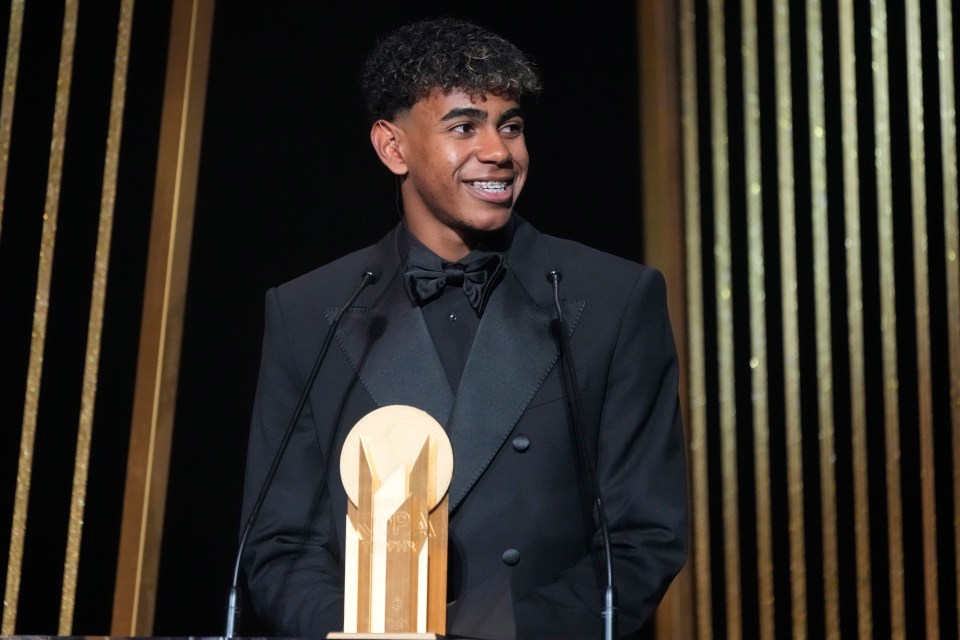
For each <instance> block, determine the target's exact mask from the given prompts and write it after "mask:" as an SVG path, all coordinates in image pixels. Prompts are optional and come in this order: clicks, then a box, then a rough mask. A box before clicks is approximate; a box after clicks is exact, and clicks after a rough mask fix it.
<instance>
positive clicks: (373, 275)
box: [224, 269, 380, 638]
mask: <svg viewBox="0 0 960 640" xmlns="http://www.w3.org/2000/svg"><path fill="white" fill-rule="evenodd" d="M379 279H380V270H379V269H377V270H373V269H368V270H366V271H364V272H363V273H362V274H361V276H360V285H359V286H358V287H357V288H356V290H355V291H354V292H353V294H352V295H351V296H350V298H349V299H348V300H347V301H346V302H345V303H344V304H343V306H342V307H340V309H338V310H337V314H336V315H335V316H334V318H333V322H331V323H330V328H328V329H327V335H326V336H324V338H323V343H322V344H321V345H320V351H319V352H318V353H317V357H316V359H315V360H314V361H313V368H312V369H310V375H308V376H307V381H306V383H305V384H304V386H303V391H302V392H301V393H300V398H299V399H298V400H297V406H296V408H295V409H294V410H293V415H292V416H291V417H290V422H288V423H287V429H286V431H284V432H283V438H281V440H280V446H279V447H277V452H276V453H275V454H274V455H273V461H272V462H271V463H270V468H269V469H268V470H267V475H266V477H265V478H264V479H263V484H262V485H260V493H258V494H257V499H256V500H255V501H254V503H253V506H252V507H251V508H250V515H249V516H247V522H246V524H245V525H244V527H243V533H242V534H241V535H240V543H239V544H238V545H237V558H236V560H235V561H234V563H233V580H232V581H231V583H230V596H229V598H228V601H227V626H226V633H224V636H225V637H227V638H232V637H234V635H233V630H234V626H235V625H236V622H237V617H238V614H239V610H238V609H237V591H238V590H237V584H238V582H239V578H240V559H241V557H242V556H243V550H244V548H245V547H246V545H247V538H248V537H249V536H250V531H251V530H252V529H253V524H254V522H256V520H257V516H258V515H260V510H261V509H262V508H263V503H264V500H265V499H266V497H267V491H268V490H269V489H270V485H271V484H273V479H274V477H275V476H276V475H277V470H278V469H279V468H280V461H281V460H282V459H283V454H284V453H285V452H286V450H287V445H288V444H289V443H290V438H291V436H293V430H294V428H295V427H296V425H297V421H298V420H299V419H300V415H301V414H302V413H303V408H304V407H305V406H306V404H307V398H308V397H309V395H310V389H311V388H312V387H313V383H314V381H316V379H317V374H319V373H320V367H321V365H322V364H323V359H324V358H325V357H326V355H327V351H329V349H330V343H331V342H332V341H333V336H334V334H335V333H336V331H337V325H338V324H340V318H341V317H342V316H343V313H344V311H346V310H347V309H348V308H349V307H350V305H352V304H353V303H354V301H355V300H356V299H357V298H358V297H359V296H360V293H361V292H362V291H363V290H364V289H366V288H367V287H368V286H370V285H371V284H373V283H375V282H376V281H377V280H379ZM331 443H332V438H331Z"/></svg>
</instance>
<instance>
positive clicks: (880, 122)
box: [870, 0, 905, 638]
mask: <svg viewBox="0 0 960 640" xmlns="http://www.w3.org/2000/svg"><path fill="white" fill-rule="evenodd" d="M872 7H873V9H872V11H871V14H870V21H871V29H870V39H871V45H872V47H871V48H872V52H873V83H874V90H873V97H874V100H873V108H874V129H875V131H874V137H875V140H876V149H875V150H874V154H875V155H874V158H875V160H874V162H875V164H876V172H877V218H878V219H877V228H878V235H879V259H880V327H881V333H882V337H883V345H882V348H883V408H884V435H885V440H886V461H887V465H886V478H887V528H888V537H889V543H888V549H887V551H888V557H889V562H890V631H891V634H892V635H893V637H894V638H902V637H904V633H905V627H904V600H903V598H904V594H903V589H904V584H903V515H902V511H903V509H902V505H901V502H900V500H901V496H900V493H901V489H900V420H899V399H898V397H897V390H898V387H899V385H900V381H899V376H898V372H897V315H896V293H895V288H894V287H895V284H896V283H895V279H894V255H893V193H892V188H891V181H892V179H893V177H892V173H893V171H892V167H891V158H890V88H889V82H888V78H887V8H886V4H885V2H884V0H874V1H873V3H872Z"/></svg>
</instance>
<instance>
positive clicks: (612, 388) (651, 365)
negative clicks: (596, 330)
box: [514, 269, 688, 638]
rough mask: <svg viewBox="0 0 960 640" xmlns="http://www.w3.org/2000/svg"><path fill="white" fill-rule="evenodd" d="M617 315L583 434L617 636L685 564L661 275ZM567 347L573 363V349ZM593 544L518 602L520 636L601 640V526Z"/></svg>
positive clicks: (672, 365) (678, 433) (680, 445)
mask: <svg viewBox="0 0 960 640" xmlns="http://www.w3.org/2000/svg"><path fill="white" fill-rule="evenodd" d="M622 309H623V310H624V312H623V316H622V318H621V321H620V327H619V331H618V336H617V338H616V344H615V347H614V353H613V355H612V358H611V361H610V362H611V364H610V368H609V371H608V372H607V379H606V386H605V391H604V393H603V397H602V398H601V399H600V400H599V402H600V410H599V413H596V412H594V411H591V412H590V415H589V417H586V416H585V420H586V421H588V422H589V421H591V420H592V421H593V424H592V425H590V424H588V425H587V428H588V430H589V429H591V428H592V429H596V433H597V457H596V466H597V473H598V477H599V484H600V492H601V496H602V499H603V503H604V506H605V512H606V514H607V519H608V522H609V531H610V538H611V549H612V555H613V575H614V581H615V585H616V589H617V592H618V596H619V608H618V612H617V621H618V628H619V631H620V633H621V634H629V633H633V632H635V631H636V630H638V629H639V628H640V626H641V625H642V624H643V623H644V622H645V621H646V620H647V619H648V618H649V616H650V615H651V614H652V613H653V611H654V609H655V608H656V606H657V604H658V603H659V602H660V599H661V598H662V597H663V594H664V592H665V591H666V589H667V587H668V586H669V584H670V582H671V581H672V579H673V578H674V576H675V575H676V574H677V572H678V571H679V570H680V569H681V567H682V566H683V563H684V562H685V560H686V554H687V538H688V531H687V527H688V516H687V489H686V466H685V447H684V440H683V429H682V424H681V416H680V409H679V399H678V380H679V374H678V363H677V356H676V349H675V346H674V341H673V334H672V331H671V328H670V322H669V319H668V316H667V307H666V287H665V284H664V281H663V276H662V275H661V274H660V273H659V272H658V271H656V270H654V269H644V270H643V271H642V272H641V274H640V276H639V278H638V279H637V281H636V282H635V283H634V286H633V289H632V291H631V292H630V295H629V298H628V300H627V302H626V304H625V305H624V306H623V307H622ZM577 337H579V338H580V345H581V348H584V341H585V340H589V339H590V338H591V336H589V335H584V334H582V333H579V332H578V336H577ZM572 348H573V350H574V355H576V351H577V348H578V345H577V343H576V342H575V343H574V344H573V347H572ZM593 543H594V549H595V553H594V554H593V555H594V558H584V559H583V560H582V561H581V562H580V563H578V564H577V565H575V566H573V567H571V568H570V569H568V570H567V571H566V572H564V574H563V576H562V577H561V578H560V579H559V580H558V581H556V582H554V583H552V584H549V585H546V586H543V587H540V588H537V589H535V590H534V591H533V592H532V593H530V594H525V595H523V594H516V595H518V596H519V597H520V600H518V601H517V602H515V604H514V613H515V619H516V624H517V637H520V638H524V637H527V638H537V637H540V638H542V637H577V638H588V637H602V631H603V626H602V621H601V620H600V617H599V612H600V610H601V608H602V604H603V603H602V601H601V600H602V598H598V597H597V575H598V571H597V566H598V564H599V566H604V562H603V558H604V552H603V540H602V535H601V532H600V530H599V527H598V528H597V531H596V533H595V535H594V537H593ZM597 561H599V563H598V562H597ZM602 573H603V576H604V579H605V575H606V572H605V570H603V572H602ZM584 610H589V611H591V612H593V615H584V613H583V612H584Z"/></svg>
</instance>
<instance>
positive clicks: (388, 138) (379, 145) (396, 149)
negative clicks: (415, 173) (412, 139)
mask: <svg viewBox="0 0 960 640" xmlns="http://www.w3.org/2000/svg"><path fill="white" fill-rule="evenodd" d="M399 134H400V130H399V129H398V128H397V127H396V125H394V124H393V123H392V122H388V121H386V120H377V121H376V122H374V123H373V126H372V127H371V128H370V142H372V143H373V148H374V150H375V151H376V152H377V156H379V158H380V162H382V163H383V164H384V165H386V167H387V169H390V171H391V172H393V173H394V174H396V175H398V176H403V175H406V174H407V163H406V161H405V160H404V159H403V153H402V152H401V151H400V144H399V143H398V142H397V140H398V138H399V137H400V135H399Z"/></svg>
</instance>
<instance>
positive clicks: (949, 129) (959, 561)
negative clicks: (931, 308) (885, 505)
mask: <svg viewBox="0 0 960 640" xmlns="http://www.w3.org/2000/svg"><path fill="white" fill-rule="evenodd" d="M952 28H953V10H952V8H951V6H950V1H949V0H937V53H938V59H939V62H940V64H939V71H940V144H941V147H942V149H941V156H942V158H943V220H944V222H943V225H944V245H945V246H944V249H945V253H946V264H945V268H946V272H947V278H946V280H947V328H948V334H949V351H950V425H951V433H952V434H953V486H954V487H960V230H958V224H960V221H958V220H957V213H958V208H960V207H958V204H957V199H958V198H957V177H958V176H957V112H956V104H955V100H954V91H955V90H956V86H955V84H954V80H953V32H952ZM953 536H954V537H953V548H954V557H955V560H954V572H955V578H954V579H955V580H956V582H955V583H954V584H956V585H957V587H958V588H957V589H956V592H957V603H956V604H957V610H956V611H957V626H958V627H960V491H958V490H956V489H954V492H953Z"/></svg>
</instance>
